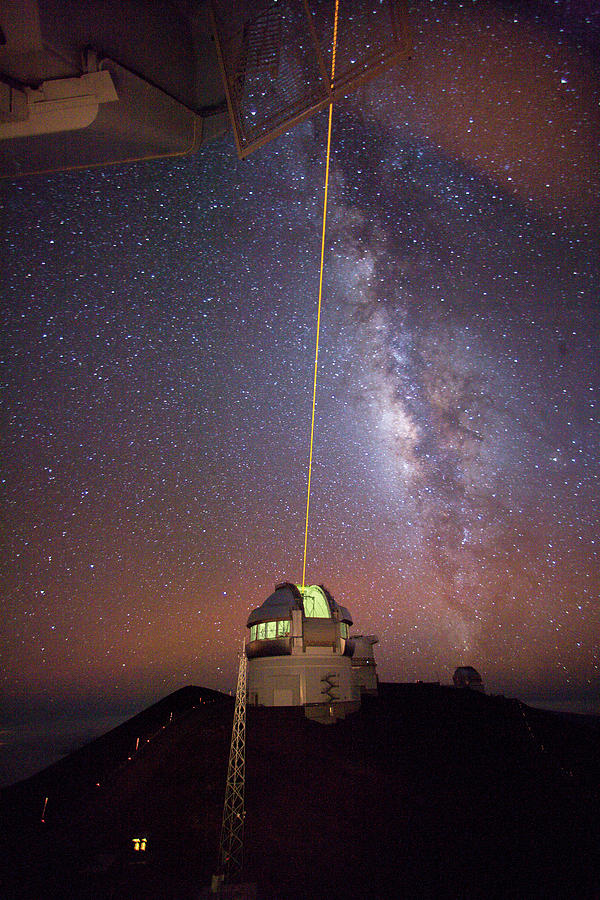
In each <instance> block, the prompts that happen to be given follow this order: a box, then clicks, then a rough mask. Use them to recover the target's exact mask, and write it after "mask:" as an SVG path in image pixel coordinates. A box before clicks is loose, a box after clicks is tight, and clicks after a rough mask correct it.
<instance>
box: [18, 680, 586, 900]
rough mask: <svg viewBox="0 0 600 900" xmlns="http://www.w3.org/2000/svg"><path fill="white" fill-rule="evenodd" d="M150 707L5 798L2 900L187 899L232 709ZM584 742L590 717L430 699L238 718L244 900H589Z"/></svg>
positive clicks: (436, 692)
mask: <svg viewBox="0 0 600 900" xmlns="http://www.w3.org/2000/svg"><path fill="white" fill-rule="evenodd" d="M186 691H187V693H186ZM176 699H177V702H179V704H180V705H179V707H178V708H177V709H175V706H174V701H175V700H176ZM161 703H162V704H163V705H162V706H161V704H157V706H155V707H151V708H150V710H147V711H146V712H145V713H142V714H140V716H138V717H136V718H135V719H132V720H131V721H130V722H128V723H125V725H123V726H121V727H120V729H116V730H115V732H111V733H110V734H109V735H105V736H104V738H102V739H100V742H101V743H100V747H101V748H102V752H101V753H100V752H99V750H98V747H95V746H94V745H96V744H98V743H99V742H94V743H93V744H91V745H90V746H89V747H88V748H84V750H82V751H79V752H78V753H76V754H73V755H72V757H69V758H67V759H66V760H63V761H61V763H58V764H56V765H55V766H52V767H50V769H48V770H45V771H44V772H43V773H40V774H39V775H38V776H36V777H34V778H33V779H29V780H28V781H27V782H23V783H21V784H18V785H15V786H13V787H12V788H9V789H6V790H5V791H4V792H3V810H2V811H3V818H4V822H5V828H4V842H5V846H4V848H3V854H2V856H3V859H4V861H5V862H7V863H8V865H7V866H6V869H7V871H6V874H5V878H4V888H3V891H2V896H3V897H4V896H6V897H23V898H24V897H35V898H40V900H41V898H45V897H61V896H64V897H77V898H84V897H90V898H91V897H94V898H103V897H107V898H108V897H114V898H116V897H122V898H128V900H134V898H138V897H139V898H142V897H144V898H166V897H173V898H182V900H185V898H193V897H194V898H195V897H198V896H199V893H200V892H201V891H202V889H203V888H204V887H205V886H206V885H207V884H208V883H209V882H210V876H211V874H212V873H213V871H214V869H215V862H216V851H217V846H218V838H219V827H220V817H221V810H222V803H223V794H224V783H225V773H226V768H227V759H228V750H229V740H230V732H231V722H232V714H233V701H232V699H231V698H229V697H227V696H225V695H221V694H214V693H213V692H209V691H205V690H204V689H200V688H189V689H186V690H185V691H182V692H177V694H174V695H171V697H168V698H165V700H164V701H161ZM159 708H160V715H159ZM171 712H173V713H174V714H173V716H172V717H171ZM161 715H162V716H163V720H162V721H161ZM142 723H143V724H144V726H145V727H147V729H148V736H150V737H151V740H150V741H149V743H145V742H144V743H141V749H140V750H139V751H138V753H131V746H132V744H131V740H130V739H131V738H132V737H133V739H134V744H133V746H135V738H136V736H137V732H140V731H141V725H142ZM163 725H164V726H165V727H163ZM122 729H125V730H124V731H123V730H122ZM152 729H154V730H152ZM150 732H152V734H153V735H154V736H153V737H152V736H151V734H150ZM111 735H112V737H113V738H114V743H113V742H112V739H111ZM124 735H128V736H129V738H128V740H129V743H128V742H127V740H125V737H124ZM599 738H600V729H599V727H598V720H596V719H594V718H590V717H578V716H562V715H558V714H554V713H545V712H542V711H540V710H532V709H530V708H529V707H526V706H524V705H523V704H521V703H519V702H518V701H515V700H506V699H504V698H501V697H488V696H485V695H484V694H480V693H477V692H473V691H468V690H456V689H453V688H445V687H440V686H439V685H425V684H423V685H420V684H417V685H392V684H388V685H385V684H384V685H381V693H380V697H379V698H378V699H366V700H365V701H364V703H363V707H362V709H361V710H360V712H358V713H356V714H354V715H352V716H350V717H348V718H347V719H346V720H345V721H342V722H339V723H337V724H335V725H320V724H318V723H316V722H313V721H309V720H307V719H306V718H305V717H304V715H303V712H302V710H301V709H294V708H285V709H274V708H271V709H266V708H250V709H249V710H248V729H247V784H246V807H247V816H246V841H245V850H246V879H247V880H248V881H252V882H256V883H257V885H258V896H259V898H300V897H302V898H320V897H323V898H338V897H339V898H342V897H343V898H349V897H350V898H364V897H375V898H377V897H381V898H384V897H461V898H466V897H486V898H489V897H511V898H512V897H514V898H517V897H518V898H522V897H574V896H576V897H578V898H584V897H598V896H600V893H599V888H598V886H599V885H600V868H599V863H600V849H599V848H600V828H599V824H598V823H599V822H600V818H599V815H598V814H599V812H600V802H599V793H598V787H599V785H600V769H599V763H598V760H599V758H600V757H599V755H598V745H599ZM111 748H113V749H111ZM124 748H125V749H126V750H127V751H128V753H127V755H132V759H131V760H128V759H127V756H125V757H124V758H123V749H124ZM84 751H87V753H85V752H84ZM117 751H118V752H117ZM113 753H114V756H113ZM119 754H120V755H119ZM84 761H85V764H84ZM100 771H102V773H103V775H102V777H98V778H96V775H97V774H98V773H99V772H100ZM90 777H93V778H94V779H95V780H94V783H93V784H92V785H91V786H90ZM96 780H99V781H100V785H99V787H96V783H95V781H96ZM44 796H49V798H50V799H49V801H48V808H47V815H46V823H45V824H42V823H41V822H40V821H39V820H40V813H41V809H42V802H43V798H44ZM142 836H143V837H146V838H147V841H148V844H147V850H146V852H145V853H143V854H142V853H139V852H138V853H135V852H133V849H132V840H133V838H135V837H142Z"/></svg>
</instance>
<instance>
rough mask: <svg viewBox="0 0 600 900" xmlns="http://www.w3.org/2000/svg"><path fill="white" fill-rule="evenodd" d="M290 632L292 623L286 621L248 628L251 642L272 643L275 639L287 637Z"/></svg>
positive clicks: (265, 623) (263, 623) (262, 623)
mask: <svg viewBox="0 0 600 900" xmlns="http://www.w3.org/2000/svg"><path fill="white" fill-rule="evenodd" d="M291 630H292V623H291V622H290V621H289V619H287V620H283V621H280V622H275V621H274V622H261V623H260V624H259V625H252V626H251V627H250V640H251V641H272V640H275V638H280V637H287V636H288V635H289V633H290V631H291Z"/></svg>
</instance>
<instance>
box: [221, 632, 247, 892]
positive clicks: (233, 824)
mask: <svg viewBox="0 0 600 900" xmlns="http://www.w3.org/2000/svg"><path fill="white" fill-rule="evenodd" d="M247 663H248V661H247V659H246V652H245V648H244V646H243V645H242V655H241V656H240V668H239V672H238V683H237V692H236V695H235V711H234V714H233V730H232V733H231V749H230V751H229V767H228V769H227V786H226V788H225V804H224V806H223V823H222V825H221V843H220V845H219V871H220V874H221V876H222V879H223V881H225V882H231V881H234V880H235V879H236V878H237V877H239V875H240V874H241V871H242V865H243V860H244V816H245V814H246V813H245V809H244V783H245V770H246V670H247Z"/></svg>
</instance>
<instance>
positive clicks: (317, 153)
mask: <svg viewBox="0 0 600 900" xmlns="http://www.w3.org/2000/svg"><path fill="white" fill-rule="evenodd" d="M471 6H472V7H473V9H472V10H471ZM588 7H589V5H588V6H586V5H585V4H580V5H578V4H570V5H567V4H561V3H557V4H550V3H548V4H539V5H534V4H525V7H524V9H523V10H521V9H520V8H519V7H517V6H516V5H515V6H513V5H506V4H498V5H497V6H495V5H494V4H469V5H468V6H467V5H466V4H455V5H447V4H439V5H437V4H425V5H415V7H414V8H413V10H412V14H411V15H412V26H413V31H414V40H415V49H414V54H413V59H412V60H411V61H408V62H406V63H403V64H402V65H401V66H400V67H399V68H398V69H397V70H396V71H395V72H391V73H388V74H387V75H385V76H383V77H380V78H379V79H377V80H376V81H375V82H373V83H372V84H370V85H368V86H366V87H364V88H361V90H360V91H359V92H358V93H357V94H355V95H353V96H352V97H349V98H348V99H347V100H345V101H340V102H339V104H338V105H337V106H336V109H335V111H334V138H333V152H332V172H331V185H330V206H329V220H328V221H329V225H328V233H327V254H326V267H325V286H324V309H323V322H322V346H321V354H320V367H319V383H318V392H317V412H316V434H315V459H314V471H313V495H312V499H311V523H310V533H309V551H308V567H307V578H308V579H310V580H315V581H319V582H324V583H325V584H326V585H327V586H328V587H329V588H330V589H331V591H332V592H333V594H334V595H335V596H336V598H337V599H338V600H339V601H340V602H341V603H343V604H344V605H347V606H348V607H349V608H350V609H351V611H352V612H353V614H354V618H355V623H356V629H355V630H358V631H359V632H366V633H375V634H377V635H378V636H379V639H380V643H379V645H378V647H377V652H378V661H379V674H380V676H381V677H382V678H383V679H388V680H389V679H394V680H413V679H415V678H422V679H425V680H438V679H439V680H442V681H448V680H449V679H450V677H451V675H452V671H453V669H454V667H455V666H456V665H458V664H461V663H466V664H472V665H475V666H477V668H478V669H480V671H481V672H482V674H483V675H484V679H485V681H486V684H487V685H488V687H489V688H490V689H491V690H505V691H509V692H512V693H515V694H518V695H520V696H530V697H534V696H537V697H546V698H549V697H561V698H562V699H566V700H570V701H571V702H572V703H575V702H576V701H582V702H583V701H585V702H587V703H588V704H590V703H592V704H593V702H594V697H595V696H597V690H598V684H599V672H598V666H599V660H598V634H599V633H600V621H599V619H600V615H599V597H598V558H597V553H598V547H597V522H598V515H597V513H598V507H597V504H598V499H597V498H598V494H599V485H598V465H599V459H598V448H599V440H598V438H599V416H598V388H599V385H600V372H599V363H598V359H599V355H598V349H599V348H598V333H599V331H598V326H599V324H600V321H599V319H600V316H599V303H598V294H599V288H600V268H599V264H598V259H599V256H598V249H599V235H600V226H599V215H598V199H597V197H598V138H599V137H600V128H599V124H598V105H597V103H598V81H597V71H596V69H595V66H594V62H593V60H594V57H595V53H596V52H597V43H598V24H599V23H598V17H597V14H595V13H592V12H590V9H591V7H589V8H588ZM507 9H508V12H506V10H507ZM325 129H326V120H325V118H324V117H323V116H318V117H316V118H315V119H313V120H311V121H310V122H308V123H304V124H303V125H301V126H299V127H298V128H296V129H295V131H294V132H292V133H291V134H288V135H284V136H282V137H280V138H278V139H277V140H276V141H274V142H273V143H271V144H270V145H269V146H267V147H266V148H264V149H262V150H260V151H258V152H257V153H255V154H254V155H253V156H251V157H249V158H248V159H247V160H246V161H244V162H239V161H238V160H237V159H236V158H235V154H234V150H233V147H232V140H231V136H230V135H228V136H225V137H224V138H222V139H220V140H219V141H216V142H215V143H213V144H210V145H207V146H206V147H205V148H204V149H203V150H202V152H201V153H199V154H198V155H197V156H196V157H192V158H189V159H185V160H181V161H177V162H172V161H168V160H165V161H160V162H155V163H151V164H145V165H137V166H131V167H126V168H123V169H115V170H112V169H105V170H101V171H100V170H98V171H90V172H82V173H74V174H66V175H58V176H52V177H48V178H27V179H22V180H20V181H15V182H12V183H11V182H4V183H3V184H2V186H1V188H0V190H1V195H2V203H3V208H4V222H5V226H4V232H3V236H2V242H3V260H4V263H5V265H4V266H3V275H2V285H3V296H4V300H5V303H4V304H3V305H4V326H3V373H4V374H3V378H2V383H3V387H4V401H3V405H4V419H3V437H4V441H3V443H4V466H3V470H4V474H3V509H4V513H3V522H4V531H3V533H4V556H5V566H4V579H3V583H4V588H3V594H4V601H3V602H4V610H5V618H6V624H7V627H6V629H5V657H6V665H5V671H4V691H5V698H6V700H7V703H8V705H9V706H10V707H11V708H16V707H17V706H19V704H20V705H21V708H22V709H25V710H26V711H27V710H29V712H30V713H31V715H33V710H34V709H37V710H38V711H40V710H41V711H43V712H46V713H47V711H48V710H52V709H56V708H58V707H61V708H63V707H65V706H66V707H68V708H70V709H73V708H75V707H78V708H82V709H84V710H85V711H86V713H87V711H89V709H90V707H94V708H97V709H102V710H103V711H104V712H105V711H106V709H108V708H109V707H110V708H113V707H115V708H123V709H124V708H125V706H126V705H127V704H129V706H130V707H132V708H135V707H136V704H137V707H139V706H140V705H142V704H143V703H146V702H150V701H151V700H152V699H156V698H157V697H159V696H161V695H163V694H165V693H166V692H167V691H168V690H172V689H175V688H176V687H179V686H181V685H182V684H184V683H189V682H192V683H202V684H205V685H208V686H213V687H219V688H228V687H230V686H231V685H232V683H233V679H234V673H235V667H236V653H237V647H238V643H239V641H240V639H241V637H242V636H243V635H244V632H245V620H246V616H247V613H248V611H249V610H250V609H251V608H253V607H255V606H256V605H258V604H259V603H261V602H262V600H263V599H264V598H265V597H266V596H267V594H268V593H270V591H271V590H272V587H273V584H274V583H275V582H276V581H279V580H282V579H298V578H300V577H301V567H302V539H303V533H304V507H305V491H306V478H307V463H308V441H309V430H310V404H311V391H312V364H313V353H314V339H315V327H316V299H317V292H318V258H319V242H320V221H321V219H320V217H321V212H322V206H321V205H322V196H323V177H324V147H325ZM128 708H129V707H128Z"/></svg>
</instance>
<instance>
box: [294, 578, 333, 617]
mask: <svg viewBox="0 0 600 900" xmlns="http://www.w3.org/2000/svg"><path fill="white" fill-rule="evenodd" d="M301 590H302V599H303V601H304V615H305V616H306V617H307V618H309V619H330V618H331V610H330V609H329V603H328V602H327V597H326V596H325V594H324V593H323V591H322V590H321V588H320V587H319V585H318V584H308V585H307V586H306V587H304V588H302V589H301Z"/></svg>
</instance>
